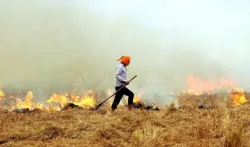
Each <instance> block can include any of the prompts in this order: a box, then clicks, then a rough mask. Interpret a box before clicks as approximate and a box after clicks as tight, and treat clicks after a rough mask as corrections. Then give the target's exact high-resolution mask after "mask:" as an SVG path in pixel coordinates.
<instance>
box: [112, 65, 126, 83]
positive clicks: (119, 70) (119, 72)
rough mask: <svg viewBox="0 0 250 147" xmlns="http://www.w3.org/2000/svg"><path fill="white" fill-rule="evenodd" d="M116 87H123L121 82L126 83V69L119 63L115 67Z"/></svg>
mask: <svg viewBox="0 0 250 147" xmlns="http://www.w3.org/2000/svg"><path fill="white" fill-rule="evenodd" d="M115 77H116V87H119V86H123V85H124V83H123V82H128V80H127V69H126V67H125V66H124V64H122V63H120V64H118V65H117V67H116V73H115Z"/></svg>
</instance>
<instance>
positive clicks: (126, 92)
mask: <svg viewBox="0 0 250 147" xmlns="http://www.w3.org/2000/svg"><path fill="white" fill-rule="evenodd" d="M124 95H126V96H128V109H129V110H131V109H132V104H133V100H134V93H133V92H132V91H131V90H129V89H128V88H127V87H124Z"/></svg>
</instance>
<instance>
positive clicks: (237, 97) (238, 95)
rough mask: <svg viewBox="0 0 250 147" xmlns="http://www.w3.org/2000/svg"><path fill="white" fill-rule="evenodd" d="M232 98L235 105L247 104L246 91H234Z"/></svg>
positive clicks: (238, 89)
mask: <svg viewBox="0 0 250 147" xmlns="http://www.w3.org/2000/svg"><path fill="white" fill-rule="evenodd" d="M230 96H231V97H232V99H233V105H236V106H238V105H242V104H244V103H246V102H247V99H246V97H245V94H244V91H243V90H242V89H240V88H237V89H233V90H232V92H231V93H230Z"/></svg>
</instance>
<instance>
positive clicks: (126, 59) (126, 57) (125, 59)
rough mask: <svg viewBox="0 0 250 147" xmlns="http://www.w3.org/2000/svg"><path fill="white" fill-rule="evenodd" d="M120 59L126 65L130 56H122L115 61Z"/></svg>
mask: <svg viewBox="0 0 250 147" xmlns="http://www.w3.org/2000/svg"><path fill="white" fill-rule="evenodd" d="M119 60H121V62H122V63H123V64H124V65H125V66H128V65H129V64H130V57H129V56H122V57H121V58H120V59H118V60H117V61H119Z"/></svg>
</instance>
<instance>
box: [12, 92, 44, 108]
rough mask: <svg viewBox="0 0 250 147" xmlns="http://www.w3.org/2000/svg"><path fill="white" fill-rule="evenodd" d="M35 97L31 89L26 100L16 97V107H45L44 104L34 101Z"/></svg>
mask: <svg viewBox="0 0 250 147" xmlns="http://www.w3.org/2000/svg"><path fill="white" fill-rule="evenodd" d="M33 97H34V94H33V92H31V91H29V92H28V93H27V95H26V97H25V99H24V101H22V100H21V99H19V98H16V108H18V109H22V108H29V109H34V108H40V109H42V108H43V105H42V104H39V103H34V102H32V99H33Z"/></svg>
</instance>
